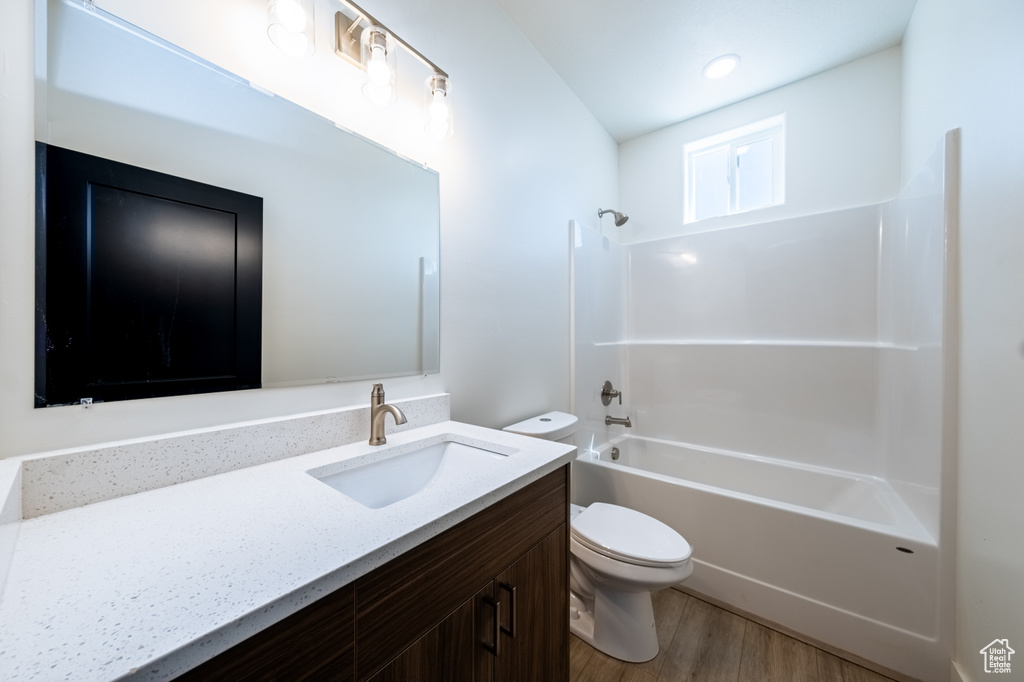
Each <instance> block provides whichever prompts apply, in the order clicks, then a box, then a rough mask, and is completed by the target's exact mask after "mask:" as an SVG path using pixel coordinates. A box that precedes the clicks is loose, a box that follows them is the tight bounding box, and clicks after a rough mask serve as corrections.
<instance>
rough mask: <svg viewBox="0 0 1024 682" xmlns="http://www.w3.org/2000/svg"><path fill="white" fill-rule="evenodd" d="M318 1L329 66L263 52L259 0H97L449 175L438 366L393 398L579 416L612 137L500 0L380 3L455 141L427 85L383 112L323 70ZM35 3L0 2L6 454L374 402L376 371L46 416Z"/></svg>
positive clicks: (393, 388)
mask: <svg viewBox="0 0 1024 682" xmlns="http://www.w3.org/2000/svg"><path fill="white" fill-rule="evenodd" d="M317 2H318V4H317V12H318V26H319V32H318V35H317V40H318V53H317V54H318V56H316V57H314V59H320V60H321V61H320V62H317V64H318V66H302V67H300V66H296V65H294V64H293V65H288V64H286V63H284V62H281V60H280V59H279V58H278V57H277V55H275V54H274V52H273V50H268V49H266V45H265V43H266V42H267V41H266V39H265V37H264V36H265V33H264V29H263V28H262V27H261V26H260V25H259V22H260V21H262V19H261V17H262V16H263V12H264V9H263V8H264V7H265V4H264V3H263V2H261V0H218V1H217V3H216V4H215V5H213V4H212V3H210V2H207V1H203V0H187V1H183V2H174V3H171V2H162V3H155V2H153V3H138V2H131V1H130V0H107V1H102V2H99V3H98V5H99V6H100V7H102V8H104V9H107V10H109V11H112V12H114V13H116V14H119V15H121V16H124V17H125V18H126V19H128V20H129V21H131V22H133V23H135V24H137V25H139V26H141V27H142V28H145V29H147V30H150V31H151V32H153V33H156V34H157V35H160V36H161V37H164V38H166V39H168V40H170V41H171V42H175V43H177V44H180V45H182V46H184V47H186V48H187V49H191V50H192V51H195V52H197V53H199V54H200V56H203V57H205V58H207V59H210V60H211V61H215V62H216V61H218V59H217V58H218V56H219V57H225V55H227V57H226V58H227V61H228V62H230V64H228V67H229V68H233V70H235V71H236V72H238V71H243V70H244V69H242V68H241V66H240V65H242V64H249V66H248V67H247V68H249V69H250V72H249V73H243V74H242V75H245V76H246V77H248V78H251V79H252V80H255V81H258V82H260V83H261V85H263V86H264V87H269V88H274V87H280V88H281V89H282V91H286V92H285V93H284V94H287V95H288V96H289V98H293V99H299V98H300V94H301V93H300V92H299V91H302V89H303V87H305V86H309V87H315V92H316V93H317V94H316V96H311V102H310V106H311V107H312V108H314V109H316V110H318V111H319V112H320V113H323V114H325V115H329V116H330V117H331V118H333V119H334V120H336V121H338V122H339V123H341V124H343V125H345V126H346V127H348V128H350V129H352V130H355V131H356V132H359V133H361V134H364V135H366V136H368V137H370V138H371V139H375V140H377V141H379V142H381V143H383V144H386V145H388V146H390V147H392V148H394V149H396V150H397V151H399V152H401V153H403V154H406V155H407V156H411V157H413V158H416V159H418V160H421V161H425V162H428V163H429V164H430V165H431V166H432V167H434V168H436V169H437V170H438V171H439V173H440V176H441V263H442V266H441V267H442V275H441V283H442V300H441V315H442V320H441V326H442V340H441V344H442V345H441V373H440V375H434V376H429V377H422V378H421V377H407V378H399V379H389V380H388V381H387V382H385V388H386V389H387V391H388V396H389V398H402V397H409V396H415V395H424V394H428V393H433V392H437V391H442V390H446V391H449V392H451V394H452V415H453V418H455V419H459V420H462V421H467V422H472V423H477V424H483V425H486V426H503V425H505V424H509V423H512V422H515V421H518V420H519V419H522V418H524V417H528V416H531V415H533V414H538V413H540V412H544V411H547V410H550V409H563V410H567V409H568V407H569V382H568V375H569V372H568V359H569V346H568V336H569V304H568V277H569V275H568V269H567V268H568V243H567V240H566V238H565V225H566V221H567V220H568V219H570V218H574V217H580V216H589V215H591V214H592V213H593V212H594V211H596V209H597V208H598V207H599V206H601V205H604V204H610V205H615V204H616V203H617V199H618V197H617V182H618V181H617V175H616V164H617V148H616V145H615V143H614V142H613V141H612V139H611V138H610V137H609V136H608V135H607V134H606V133H605V132H604V130H603V129H602V128H601V127H600V126H599V125H598V123H597V122H596V121H595V119H594V118H593V117H592V116H591V115H590V113H589V112H588V111H587V110H586V109H585V108H584V107H583V105H582V104H581V103H580V102H579V101H578V100H577V99H576V98H575V96H574V95H573V94H572V93H571V92H570V91H569V90H568V88H567V87H566V86H565V85H564V84H563V83H562V82H561V81H560V80H559V79H558V78H557V77H556V76H555V74H554V73H553V72H552V71H551V69H550V67H549V66H548V65H547V64H546V63H545V62H544V61H543V60H542V59H541V58H540V56H539V55H538V54H537V53H536V51H535V50H534V49H533V48H532V46H531V45H530V44H529V42H528V41H527V40H526V38H525V37H523V36H522V34H521V33H519V31H518V30H517V29H516V28H515V27H514V26H513V25H512V23H511V22H510V20H508V18H507V17H506V16H505V15H504V14H503V13H502V12H501V10H500V9H498V7H497V6H496V5H495V4H494V3H493V2H490V1H481V0H428V1H425V2H420V3H414V4H410V3H405V2H401V1H400V0H381V1H380V2H378V3H377V4H375V5H374V6H373V7H371V8H368V9H370V10H371V11H372V13H373V14H374V15H375V16H377V17H378V18H380V19H381V20H382V21H385V22H386V23H387V24H388V25H389V26H390V27H391V28H392V29H393V30H395V31H396V32H397V33H399V34H400V35H401V36H402V37H403V38H405V39H407V40H409V41H410V42H411V43H412V44H413V45H415V46H416V48H417V49H419V50H420V51H422V52H423V53H424V54H426V55H428V56H429V57H430V58H431V59H433V60H434V61H435V62H437V63H438V64H440V65H441V66H442V68H444V69H445V70H446V71H448V72H449V73H450V74H451V76H452V79H453V82H454V83H455V88H456V90H455V105H456V114H455V116H456V119H455V126H456V129H455V136H454V137H453V138H451V139H450V140H448V141H447V142H445V143H444V144H434V143H430V142H426V141H424V137H423V135H422V126H420V125H419V123H418V120H414V119H415V117H416V113H415V111H416V107H418V106H419V104H420V94H419V93H418V92H416V93H414V94H413V95H411V96H409V97H408V98H403V99H400V101H399V102H398V106H397V107H396V110H395V111H394V112H392V113H390V114H385V115H381V114H379V113H378V112H377V111H375V110H373V109H372V108H369V107H368V106H367V105H366V104H365V102H364V101H363V99H362V97H361V95H359V94H358V88H357V87H355V86H354V85H353V82H348V81H344V82H341V81H328V82H321V81H318V80H317V77H318V76H317V74H323V73H326V72H328V71H332V70H336V67H335V65H334V62H332V61H331V60H335V58H333V57H331V55H330V50H331V48H330V42H331V39H332V38H331V32H332V31H333V28H332V27H333V5H332V4H331V3H329V2H327V1H326V0H323V1H322V2H321V0H317ZM32 11H33V10H32V6H31V3H30V2H9V3H8V2H5V3H4V4H3V5H2V8H0V46H2V50H3V54H2V55H0V56H2V59H3V64H4V68H3V70H2V71H0V96H2V101H3V106H2V107H0V159H2V162H0V456H11V455H16V454H21V453H26V452H37V451H42V450H49V449H55V448H65V447H75V446H81V445H85V444H92V443H100V442H106V441H110V440H118V439H124V438H133V437H145V436H148V435H153V434H158V433H166V432H171V431H177V430H183V429H190V428H198V427H204V426H213V425H217V424H223V423H228V422H235V421H243V420H249V419H257V418H262V417H270V416H277V415H285V414H294V413H299V412H305V411H310V410H317V409H325V408H329V407H337V406H341V405H348V404H359V403H366V402H368V399H369V398H368V395H369V388H370V383H371V382H369V381H366V382H349V383H343V384H331V385H321V386H309V387H296V388H286V389H285V388H282V389H272V390H268V389H264V390H260V391H247V392H239V393H228V394H225V393H221V394H209V395H200V396H182V397H175V398H162V399H157V400H138V401H125V402H118V403H109V404H104V405H97V406H94V407H93V408H91V409H89V410H85V409H83V408H80V407H61V408H49V409H44V410H34V409H32V388H33V357H34V356H33V348H32V338H33V324H34V313H33V306H34V292H33V276H34V208H33V204H34V178H33V163H34V161H33V158H34V157H33V148H32V144H33V92H34V91H33V69H34V66H33V41H32V35H33V17H32ZM218 22H220V24H218ZM225 22H226V24H227V25H230V26H231V29H230V30H229V31H226V32H225V31H218V30H217V29H216V28H213V27H216V26H218V25H224V24H225ZM253 30H255V33H253V32H252V31H253ZM247 31H248V33H247ZM251 40H256V42H251V43H250V42H247V41H251ZM335 61H339V62H340V60H335ZM221 63H223V60H222V62H221ZM403 66H404V63H400V64H399V67H400V70H401V69H402V68H403ZM307 71H308V73H307ZM408 73H409V75H408V76H406V77H405V78H408V79H411V80H413V81H416V80H421V79H423V78H425V77H426V74H423V75H422V77H421V76H416V75H415V74H414V73H413V72H412V71H409V72H408ZM349 80H351V79H349ZM524 83H528V84H529V87H524V85H523V84H524ZM303 92H311V91H309V90H305V91H303ZM303 96H304V95H303Z"/></svg>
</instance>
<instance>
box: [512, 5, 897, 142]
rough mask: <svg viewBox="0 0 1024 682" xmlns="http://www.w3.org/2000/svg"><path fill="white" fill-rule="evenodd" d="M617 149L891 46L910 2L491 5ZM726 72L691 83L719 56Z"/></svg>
mask: <svg viewBox="0 0 1024 682" xmlns="http://www.w3.org/2000/svg"><path fill="white" fill-rule="evenodd" d="M497 2H498V4H499V5H500V6H501V7H502V9H503V10H504V11H505V13H506V14H508V16H509V17H510V18H511V19H512V21H513V22H515V23H516V24H517V25H518V26H519V28H520V29H521V30H522V31H523V33H524V34H526V37H527V38H529V40H530V41H531V42H532V43H533V44H534V46H535V47H536V48H537V50H538V51H539V52H540V53H541V55H542V56H543V57H544V58H545V59H546V60H547V61H548V63H549V64H551V66H552V67H553V68H554V70H555V71H556V72H557V73H558V75H559V76H561V78H562V80H564V81H565V82H566V83H567V84H568V85H569V87H570V88H572V90H573V91H574V92H575V93H576V95H577V96H578V97H579V98H580V100H582V102H583V103H584V104H585V105H586V106H587V107H588V108H589V109H590V110H591V111H592V112H593V114H594V116H596V117H597V120H598V121H600V122H601V124H602V125H603V126H604V127H605V129H606V130H607V131H608V133H609V134H611V136H612V137H613V138H615V139H616V140H617V141H618V142H625V141H626V140H630V139H632V138H634V137H638V136H640V135H644V134H646V133H649V132H652V131H654V130H658V129H659V128H663V127H665V126H667V125H671V124H673V123H677V122H679V121H683V120H686V119H688V118H692V117H694V116H698V115H700V114H703V113H705V112H708V111H711V110H713V109H717V108H719V107H722V106H725V105H727V104H732V103H734V102H738V101H740V100H743V99H746V98H748V97H751V96H753V95H757V94H759V93H762V92H767V91H768V90H772V89H774V88H777V87H779V86H782V85H786V84H787V83H792V82H793V81H797V80H800V79H801V78H806V77H807V76H811V75H814V74H816V73H820V72H822V71H826V70H828V69H831V68H833V67H836V66H839V65H841V64H845V63H847V62H849V61H853V60H854V59H858V58H860V57H864V56H867V55H869V54H871V53H873V52H878V51H879V50H884V49H886V48H889V47H893V46H895V45H899V44H900V43H901V42H902V40H903V33H904V31H906V28H907V24H908V22H909V21H910V15H911V13H912V12H913V10H914V3H915V2H916V0H624V1H623V2H613V1H612V0H497ZM729 53H732V54H737V55H739V56H740V58H741V61H740V64H739V66H738V67H737V68H736V70H735V71H734V72H733V73H732V74H730V75H728V76H726V77H724V78H721V79H718V80H709V79H707V78H704V77H703V76H702V75H701V71H702V70H703V68H704V66H705V65H706V64H707V63H708V62H709V61H711V60H712V59H714V58H715V57H718V56H720V55H723V54H729Z"/></svg>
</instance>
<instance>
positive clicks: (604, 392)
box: [601, 381, 622, 405]
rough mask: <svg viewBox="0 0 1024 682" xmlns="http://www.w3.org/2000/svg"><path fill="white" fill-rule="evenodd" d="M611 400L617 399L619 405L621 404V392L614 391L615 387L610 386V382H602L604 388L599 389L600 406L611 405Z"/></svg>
mask: <svg viewBox="0 0 1024 682" xmlns="http://www.w3.org/2000/svg"><path fill="white" fill-rule="evenodd" d="M612 398H618V399H619V405H621V404H622V391H616V390H615V387H614V386H612V382H610V381H606V382H604V386H602V387H601V404H602V405H611V404H612Z"/></svg>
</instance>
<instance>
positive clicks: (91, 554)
mask: <svg viewBox="0 0 1024 682" xmlns="http://www.w3.org/2000/svg"><path fill="white" fill-rule="evenodd" d="M442 440H455V441H458V442H463V443H465V444H467V445H478V446H482V447H485V448H488V449H492V450H495V451H499V452H501V453H502V454H506V455H508V457H507V459H505V460H502V461H501V462H499V463H497V464H496V465H495V466H494V467H493V468H491V469H489V470H487V471H486V472H484V473H481V474H477V475H475V476H471V477H466V478H465V479H462V480H459V481H457V482H455V483H452V484H450V485H448V486H444V487H441V486H438V487H436V488H428V489H426V490H424V491H423V492H421V493H418V494H416V495H414V496H412V497H410V498H407V499H405V500H401V501H399V502H396V503H394V504H392V505H390V506H387V507H383V508H381V509H368V508H366V507H363V506H362V505H360V504H358V503H357V502H355V501H354V500H351V499H350V498H348V497H346V496H345V495H342V494H341V493H339V492H337V491H336V490H334V489H332V488H331V487H329V486H328V485H326V484H325V483H322V482H321V481H319V480H317V479H316V478H314V477H313V476H311V475H309V474H308V473H307V472H308V471H310V470H313V469H320V468H321V467H329V469H330V470H331V471H333V470H336V469H338V470H340V469H343V468H348V467H349V466H352V465H357V464H361V463H365V462H368V461H373V460H377V459H382V458H385V457H389V456H392V455H398V454H402V453H404V452H408V451H411V450H414V449H417V448H418V447H421V446H423V445H429V444H432V443H436V442H440V441H442ZM574 451H575V448H574V447H573V446H571V445H565V444H562V443H556V442H550V441H543V440H537V439H533V438H527V437H525V436H518V435H515V434H511V433H505V432H502V431H494V430H491V429H485V428H481V427H476V426H471V425H468V424H461V423H458V422H451V421H446V422H441V423H438V424H433V425H430V426H424V427H421V428H417V429H413V430H409V431H404V432H401V433H397V434H391V435H389V436H388V443H387V444H386V445H384V446H380V447H371V446H369V445H368V444H366V443H365V442H360V443H353V444H350V445H344V446H340V447H336V448H331V449H329V450H323V451H320V452H314V453H310V454H307V455H301V456H297V457H291V458H288V459H284V460H280V461H276V462H271V463H268V464H261V465H259V466H253V467H249V468H245V469H240V470H237V471H232V472H228V473H223V474H219V475H216V476H210V477H207V478H202V479H199V480H195V481H190V482H187V483H181V484H179V485H173V486H169V487H166V488H161V489H158V490H153V491H149V492H144V493H139V494H135V495H130V496H127V497H121V498H117V499H112V500H107V501H104V502H99V503H97V504H92V505H88V506H84V507H79V508H75V509H69V510H66V511H61V512H58V513H54V514H49V515H46V516H41V517H38V518H33V519H29V520H26V521H18V522H16V523H15V524H8V525H14V526H17V528H16V533H17V535H16V540H15V544H14V551H13V558H12V559H11V562H10V566H9V570H8V574H7V580H6V584H5V586H4V591H3V594H2V597H0V679H3V680H6V681H8V682H13V681H14V680H76V681H78V680H83V681H84V680H117V679H122V678H124V677H126V676H129V675H131V676H133V677H135V676H141V677H144V679H147V680H167V679H172V678H173V677H175V676H176V675H179V674H181V673H183V672H185V671H186V670H188V669H190V668H192V667H194V666H196V665H198V664H199V663H201V662H203V661H205V660H207V659H210V658H212V657H213V656H215V655H217V654H218V653H220V652H222V651H225V650H227V649H229V648H230V647H231V646H233V645H235V644H237V643H238V642H241V641H243V640H244V639H246V638H248V637H250V636H252V635H253V634H255V633H256V632H258V631H260V630H262V629H263V628H265V627H267V626H269V625H271V624H273V623H275V622H277V621H279V620H281V619H283V618H285V617H286V616H288V615H290V614H292V613H294V612H296V611H298V610H299V609H301V608H302V607H304V606H306V605H308V604H310V603H312V602H314V601H316V600H317V599H319V598H320V597H322V596H324V595H326V594H328V593H330V592H332V591H334V590H336V589H337V588H339V587H341V586H343V585H345V584H347V583H350V582H352V581H353V580H355V579H356V578H358V577H360V576H361V575H364V574H366V573H368V572H369V571H371V570H373V569H374V568H376V567H378V566H380V565H382V564H384V563H385V562H387V561H388V560H389V559H391V558H393V557H395V556H397V555H399V554H401V553H403V552H405V551H407V550H409V549H410V548H412V547H414V546H416V545H418V544H420V543H421V542H423V541H425V540H427V539H429V538H431V537H433V536H435V535H437V534H438V533H440V532H442V531H444V530H446V529H447V528H450V527H452V526H454V525H455V524H457V523H458V522H460V521H462V520H464V519H466V518H468V517H470V516H472V515H473V514H475V513H477V512H478V511H480V510H482V509H484V508H485V507H487V506H489V505H490V504H492V503H494V502H495V501H497V500H499V499H501V498H502V497H505V496H506V495H508V494H510V493H512V492H514V491H516V490H519V489H520V488H522V487H524V486H526V485H527V484H529V483H531V482H533V481H535V480H537V479H539V478H541V477H542V476H544V475H545V474H547V473H550V472H551V471H553V470H555V469H557V468H558V467H561V466H564V465H565V464H566V463H568V462H569V461H570V460H571V459H572V458H573V456H574V454H573V453H574Z"/></svg>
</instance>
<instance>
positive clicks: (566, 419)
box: [502, 412, 579, 440]
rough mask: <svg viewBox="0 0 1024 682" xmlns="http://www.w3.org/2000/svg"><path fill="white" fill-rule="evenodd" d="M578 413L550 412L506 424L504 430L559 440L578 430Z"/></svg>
mask: <svg viewBox="0 0 1024 682" xmlns="http://www.w3.org/2000/svg"><path fill="white" fill-rule="evenodd" d="M577 421H579V420H578V419H576V415H573V414H566V413H565V412H548V413H546V414H542V415H539V416H536V417H533V418H531V419H524V420H523V421H521V422H516V423H515V424H512V425H511V426H506V427H505V428H504V429H502V431H508V432H510V433H518V434H522V435H524V436H533V437H534V438H545V439H547V440H558V439H560V438H565V437H566V436H568V435H570V434H573V433H575V432H576V422H577Z"/></svg>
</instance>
